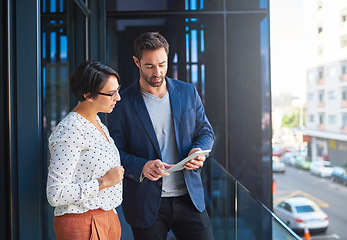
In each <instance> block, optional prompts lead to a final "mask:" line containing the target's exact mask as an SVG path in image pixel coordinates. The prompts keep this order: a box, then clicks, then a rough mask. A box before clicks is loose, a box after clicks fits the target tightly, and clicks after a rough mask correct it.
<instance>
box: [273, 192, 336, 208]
mask: <svg viewBox="0 0 347 240" xmlns="http://www.w3.org/2000/svg"><path fill="white" fill-rule="evenodd" d="M298 195H302V196H304V197H307V198H309V199H311V200H312V201H314V202H316V203H317V204H318V205H319V206H320V207H322V208H327V207H329V204H328V203H326V202H324V201H322V200H320V199H318V198H316V197H314V196H312V195H310V194H308V193H306V192H304V191H301V190H295V191H292V192H290V193H289V194H287V195H285V196H283V197H280V198H278V199H277V200H276V201H274V202H273V203H274V204H277V203H279V202H281V201H283V200H285V199H287V198H290V197H295V196H298Z"/></svg>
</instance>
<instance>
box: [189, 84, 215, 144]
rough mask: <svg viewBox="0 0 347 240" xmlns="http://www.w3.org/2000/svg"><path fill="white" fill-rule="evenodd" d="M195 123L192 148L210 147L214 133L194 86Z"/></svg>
mask: <svg viewBox="0 0 347 240" xmlns="http://www.w3.org/2000/svg"><path fill="white" fill-rule="evenodd" d="M194 97H195V112H196V123H195V132H194V140H193V145H192V148H201V149H203V150H207V149H212V146H213V143H214V140H215V135H214V132H213V129H212V126H211V124H210V122H209V121H208V119H207V116H206V114H205V109H204V106H203V105H202V101H201V98H200V96H199V93H198V92H197V90H196V88H195V87H194Z"/></svg>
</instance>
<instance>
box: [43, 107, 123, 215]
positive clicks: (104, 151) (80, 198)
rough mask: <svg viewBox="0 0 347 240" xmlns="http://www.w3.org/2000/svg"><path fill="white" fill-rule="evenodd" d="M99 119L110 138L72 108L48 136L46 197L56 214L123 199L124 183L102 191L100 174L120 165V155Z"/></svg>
mask: <svg viewBox="0 0 347 240" xmlns="http://www.w3.org/2000/svg"><path fill="white" fill-rule="evenodd" d="M97 120H98V122H99V124H100V125H101V127H102V129H103V130H104V132H105V134H106V136H107V138H108V140H109V141H107V139H106V138H105V137H104V136H103V135H102V134H101V132H100V131H99V130H97V128H96V127H95V126H94V125H93V124H92V123H91V122H89V121H88V120H86V119H85V118H83V117H82V116H81V115H80V114H78V113H76V112H70V113H69V114H68V115H67V116H66V117H65V118H64V119H63V120H62V121H61V122H60V123H59V124H58V125H57V127H56V128H55V130H54V131H53V132H52V134H51V136H50V137H49V150H50V154H51V159H50V165H49V167H48V177H47V199H48V202H49V203H50V204H51V205H52V206H53V207H55V210H54V215H55V216H60V215H63V214H65V213H84V212H87V211H88V210H92V209H97V208H101V209H103V210H111V209H114V208H115V207H117V206H119V205H120V204H121V202H122V183H119V184H117V185H115V186H112V187H109V188H104V189H102V190H101V191H99V183H98V181H97V178H99V177H102V176H104V175H105V174H106V173H107V172H108V171H109V170H110V169H112V168H113V167H117V166H120V158H119V152H118V149H117V148H116V146H115V144H114V141H113V139H112V138H111V137H110V135H109V132H108V130H107V128H106V126H105V125H104V124H103V123H102V122H101V120H100V118H99V117H98V116H97Z"/></svg>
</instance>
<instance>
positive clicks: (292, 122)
mask: <svg viewBox="0 0 347 240" xmlns="http://www.w3.org/2000/svg"><path fill="white" fill-rule="evenodd" d="M282 127H288V128H299V114H298V113H292V114H290V115H284V116H283V118H282Z"/></svg>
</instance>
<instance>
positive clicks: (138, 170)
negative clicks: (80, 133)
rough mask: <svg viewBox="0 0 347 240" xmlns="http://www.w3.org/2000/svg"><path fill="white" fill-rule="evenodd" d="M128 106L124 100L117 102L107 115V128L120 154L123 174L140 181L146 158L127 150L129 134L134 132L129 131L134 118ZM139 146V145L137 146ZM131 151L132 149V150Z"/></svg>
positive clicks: (131, 134)
mask: <svg viewBox="0 0 347 240" xmlns="http://www.w3.org/2000/svg"><path fill="white" fill-rule="evenodd" d="M129 111H130V107H129V105H128V106H127V105H126V104H125V101H124V102H118V103H117V105H116V107H115V109H114V111H113V112H112V113H111V114H110V115H109V118H108V129H109V131H110V135H111V137H112V138H113V140H114V142H115V144H116V146H117V148H118V150H119V154H120V158H121V163H122V166H123V167H124V169H125V172H124V176H126V177H128V178H130V179H132V180H134V181H136V182H140V180H142V179H141V174H142V169H143V166H144V165H145V164H146V162H147V161H148V159H146V158H143V157H139V156H140V155H136V151H135V152H134V154H130V153H128V152H130V151H127V150H128V149H127V148H128V147H129V146H130V144H128V142H129V141H130V138H131V137H130V136H133V135H134V134H133V133H131V132H130V130H131V128H134V126H132V124H131V122H132V120H133V119H134V116H131V115H132V114H131V113H129ZM139 148H140V146H139ZM132 152H133V151H132Z"/></svg>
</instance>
